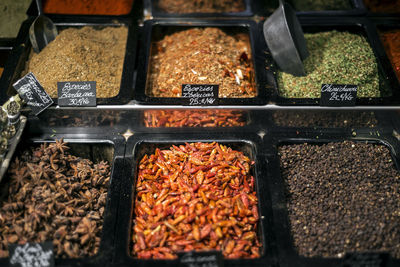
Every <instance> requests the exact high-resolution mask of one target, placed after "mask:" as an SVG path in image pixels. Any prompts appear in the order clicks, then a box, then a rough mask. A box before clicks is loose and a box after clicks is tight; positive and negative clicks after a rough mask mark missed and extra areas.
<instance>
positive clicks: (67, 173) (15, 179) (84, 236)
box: [0, 139, 110, 258]
mask: <svg viewBox="0 0 400 267" xmlns="http://www.w3.org/2000/svg"><path fill="white" fill-rule="evenodd" d="M68 149H69V147H68V146H67V145H66V143H64V142H63V140H62V139H61V140H59V141H56V143H53V144H50V145H47V144H42V145H41V146H40V147H37V148H31V149H30V150H27V151H25V152H24V153H23V154H22V156H21V157H20V159H18V158H17V159H16V160H15V161H14V162H13V163H12V165H11V168H10V170H9V172H8V175H9V176H10V182H9V186H8V192H3V196H2V199H1V204H0V257H1V258H2V257H7V256H8V251H7V249H8V244H12V243H20V244H23V243H26V242H44V241H46V240H52V241H53V244H54V252H55V254H56V255H57V257H61V258H78V257H87V256H92V255H94V254H96V253H97V250H98V248H99V244H100V234H101V231H102V224H103V213H104V207H105V204H106V197H107V187H108V184H109V180H110V166H109V164H108V163H106V162H104V161H102V162H100V163H98V164H94V163H93V162H92V161H90V160H88V159H83V158H79V157H76V156H73V155H71V154H70V153H68V152H67V151H66V150H68ZM3 188H7V187H3ZM6 190H7V189H6Z"/></svg>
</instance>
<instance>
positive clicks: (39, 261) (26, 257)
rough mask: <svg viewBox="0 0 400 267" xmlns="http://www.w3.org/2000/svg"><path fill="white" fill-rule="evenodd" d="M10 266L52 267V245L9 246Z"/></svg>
mask: <svg viewBox="0 0 400 267" xmlns="http://www.w3.org/2000/svg"><path fill="white" fill-rule="evenodd" d="M8 247H9V249H8V250H9V253H10V257H9V259H10V264H9V266H12V267H32V266H35V267H53V266H54V253H53V243H52V242H44V243H26V244H24V245H16V244H9V245H8Z"/></svg>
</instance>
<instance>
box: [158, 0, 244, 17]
mask: <svg viewBox="0 0 400 267" xmlns="http://www.w3.org/2000/svg"><path fill="white" fill-rule="evenodd" d="M158 8H159V9H160V10H162V11H164V12H166V13H176V14H184V13H218V12H221V13H222V12H225V13H227V12H241V11H244V10H245V5H244V1H243V0H236V1H232V0H158Z"/></svg>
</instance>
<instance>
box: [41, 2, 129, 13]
mask: <svg viewBox="0 0 400 267" xmlns="http://www.w3.org/2000/svg"><path fill="white" fill-rule="evenodd" d="M132 4H133V0H118V1H115V0H47V1H44V7H43V10H44V12H45V13H51V14H84V15H126V14H128V13H129V12H131V9H132Z"/></svg>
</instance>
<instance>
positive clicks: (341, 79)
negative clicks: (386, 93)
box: [277, 31, 382, 98]
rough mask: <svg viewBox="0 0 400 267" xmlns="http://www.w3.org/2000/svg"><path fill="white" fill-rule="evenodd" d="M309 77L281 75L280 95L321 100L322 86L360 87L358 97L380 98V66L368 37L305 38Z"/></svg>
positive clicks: (333, 34) (335, 34) (330, 33)
mask: <svg viewBox="0 0 400 267" xmlns="http://www.w3.org/2000/svg"><path fill="white" fill-rule="evenodd" d="M305 38H306V40H307V47H308V51H309V52H310V55H309V57H308V58H307V59H306V60H305V61H304V68H305V71H306V73H307V76H304V77H295V76H293V75H291V74H288V73H284V72H281V71H280V72H278V78H277V79H278V84H279V93H280V95H281V96H283V97H286V98H319V97H320V96H321V85H322V84H324V83H332V84H355V85H358V91H357V97H381V96H382V93H381V90H380V82H379V72H378V64H377V62H376V58H375V55H374V52H373V50H372V48H371V47H370V45H369V43H368V41H367V40H366V38H365V37H363V36H361V35H358V34H352V33H349V32H338V31H328V32H320V33H312V34H305Z"/></svg>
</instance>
